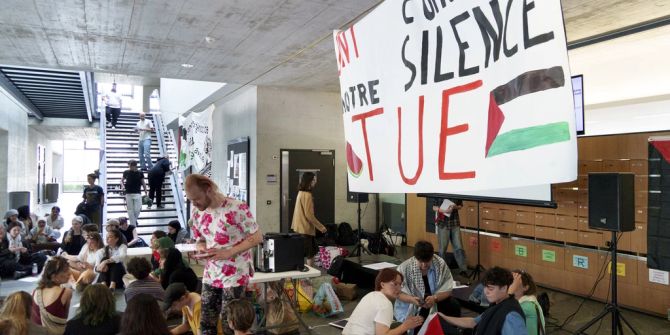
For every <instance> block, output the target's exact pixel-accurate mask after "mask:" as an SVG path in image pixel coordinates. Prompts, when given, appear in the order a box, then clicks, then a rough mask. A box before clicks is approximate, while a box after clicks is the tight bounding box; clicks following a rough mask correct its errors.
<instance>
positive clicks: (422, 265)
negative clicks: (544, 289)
mask: <svg viewBox="0 0 670 335" xmlns="http://www.w3.org/2000/svg"><path fill="white" fill-rule="evenodd" d="M481 285H483V287H484V295H485V297H486V300H487V301H488V302H489V303H490V307H488V308H487V309H486V310H485V311H484V313H483V314H481V315H479V316H477V317H474V318H473V317H461V312H460V304H459V303H458V301H457V300H456V298H455V297H453V296H452V290H453V289H454V280H453V277H452V275H451V271H450V270H449V268H448V267H447V265H446V263H445V262H444V260H443V259H442V258H441V257H439V256H437V255H435V254H434V250H433V246H432V244H431V243H430V242H426V241H419V242H417V243H416V245H415V247H414V256H413V257H411V258H410V259H408V260H406V261H404V262H403V263H401V264H400V265H399V266H398V267H397V269H391V268H387V269H383V270H381V271H380V272H379V274H378V275H377V277H376V279H375V291H373V292H371V293H368V294H367V295H365V296H364V297H363V298H362V299H361V301H360V302H359V303H358V305H357V306H356V308H355V309H354V311H353V312H352V314H351V316H350V317H349V320H348V322H347V325H346V327H345V328H344V330H343V331H342V334H343V335H381V334H389V335H395V334H405V333H407V332H408V331H411V330H414V333H415V334H416V333H418V332H419V329H420V328H421V327H422V325H423V323H424V321H425V320H426V318H427V317H428V316H429V315H431V314H433V313H437V315H439V320H440V327H441V328H442V330H443V332H444V333H445V334H460V331H459V328H460V329H470V328H475V331H474V334H477V335H479V334H502V335H523V334H529V335H537V334H544V316H543V313H542V307H541V306H540V305H539V304H538V302H537V299H536V298H535V296H534V294H535V292H536V290H537V286H536V284H535V282H534V281H533V278H532V276H531V275H530V274H528V273H527V272H525V271H521V270H514V271H509V270H507V269H503V268H500V267H493V268H491V269H490V270H489V271H487V272H486V273H485V274H484V275H483V278H482V280H481ZM394 317H395V320H396V321H397V322H396V323H395V324H394Z"/></svg>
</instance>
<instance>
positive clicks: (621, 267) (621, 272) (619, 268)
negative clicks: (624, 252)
mask: <svg viewBox="0 0 670 335" xmlns="http://www.w3.org/2000/svg"><path fill="white" fill-rule="evenodd" d="M607 273H608V274H609V273H612V262H609V263H607ZM616 275H617V276H619V277H625V276H626V264H625V263H619V262H617V263H616Z"/></svg>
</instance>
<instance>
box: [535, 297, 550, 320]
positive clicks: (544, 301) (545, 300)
mask: <svg viewBox="0 0 670 335" xmlns="http://www.w3.org/2000/svg"><path fill="white" fill-rule="evenodd" d="M536 298H537V303H538V304H539V305H540V307H542V315H544V316H548V315H549V308H551V302H550V301H549V295H548V294H547V292H542V293H540V294H538V295H537V296H536Z"/></svg>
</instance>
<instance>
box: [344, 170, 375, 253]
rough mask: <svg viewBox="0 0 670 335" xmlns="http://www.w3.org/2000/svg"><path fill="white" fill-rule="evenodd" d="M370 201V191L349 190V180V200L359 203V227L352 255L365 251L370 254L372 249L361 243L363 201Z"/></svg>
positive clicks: (357, 221) (357, 216) (357, 211)
mask: <svg viewBox="0 0 670 335" xmlns="http://www.w3.org/2000/svg"><path fill="white" fill-rule="evenodd" d="M368 201H370V197H369V194H368V193H358V192H351V191H349V181H348V180H347V202H355V203H356V204H357V205H358V208H357V210H356V213H357V215H356V218H357V220H356V223H357V226H356V228H358V233H357V234H356V246H355V247H354V251H353V252H352V253H351V255H352V256H360V255H361V254H362V253H363V252H365V253H367V254H368V255H369V254H370V250H368V249H367V248H366V247H365V246H363V243H361V232H362V230H363V229H362V228H361V203H362V202H365V203H367V202H368Z"/></svg>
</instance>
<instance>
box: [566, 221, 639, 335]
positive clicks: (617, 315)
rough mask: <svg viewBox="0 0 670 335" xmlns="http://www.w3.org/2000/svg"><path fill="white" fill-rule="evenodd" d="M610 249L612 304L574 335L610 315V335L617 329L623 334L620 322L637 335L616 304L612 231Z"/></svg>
mask: <svg viewBox="0 0 670 335" xmlns="http://www.w3.org/2000/svg"><path fill="white" fill-rule="evenodd" d="M610 247H611V253H612V262H611V263H610V265H611V267H610V281H611V285H610V288H611V291H610V292H611V294H612V302H610V303H608V304H607V305H606V306H605V309H603V311H602V312H600V314H598V315H597V316H596V317H595V318H593V319H591V321H589V322H587V323H586V324H585V325H583V326H582V327H581V328H579V329H578V330H577V331H576V332H575V334H583V333H584V331H585V330H587V329H589V328H590V327H591V326H593V325H594V324H595V323H596V322H598V321H599V320H600V319H602V318H604V317H605V316H606V315H607V314H610V313H612V334H613V335H616V334H617V329H618V330H619V333H620V334H623V327H622V325H621V320H623V322H624V323H625V324H626V326H628V328H629V329H630V330H632V331H633V334H635V335H637V331H635V329H634V328H633V326H631V325H630V323H629V322H628V321H626V319H625V318H624V317H623V314H621V310H620V309H619V304H618V303H617V262H616V253H617V238H616V231H612V241H611V242H610Z"/></svg>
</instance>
